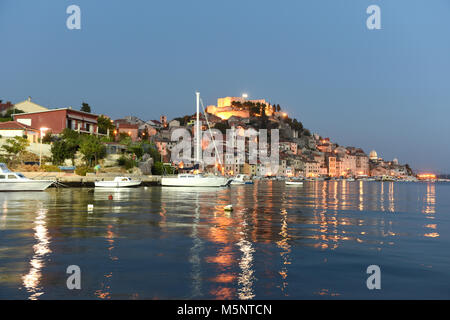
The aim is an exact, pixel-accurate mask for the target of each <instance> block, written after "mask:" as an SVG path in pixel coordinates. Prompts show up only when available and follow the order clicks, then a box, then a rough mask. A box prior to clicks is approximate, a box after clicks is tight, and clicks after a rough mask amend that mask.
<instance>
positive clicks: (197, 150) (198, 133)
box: [195, 92, 201, 163]
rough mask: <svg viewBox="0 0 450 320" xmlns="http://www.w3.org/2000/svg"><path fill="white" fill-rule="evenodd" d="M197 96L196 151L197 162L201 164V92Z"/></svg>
mask: <svg viewBox="0 0 450 320" xmlns="http://www.w3.org/2000/svg"><path fill="white" fill-rule="evenodd" d="M195 95H196V96H197V121H196V125H197V128H196V131H197V133H196V136H197V146H196V147H197V149H196V160H197V161H198V162H199V163H200V142H201V141H200V92H196V93H195Z"/></svg>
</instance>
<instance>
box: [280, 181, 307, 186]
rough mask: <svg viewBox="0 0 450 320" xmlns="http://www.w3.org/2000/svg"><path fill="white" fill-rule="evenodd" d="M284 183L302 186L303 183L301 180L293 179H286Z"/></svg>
mask: <svg viewBox="0 0 450 320" xmlns="http://www.w3.org/2000/svg"><path fill="white" fill-rule="evenodd" d="M284 183H285V184H286V185H288V186H302V185H303V181H295V180H286V181H285V182H284Z"/></svg>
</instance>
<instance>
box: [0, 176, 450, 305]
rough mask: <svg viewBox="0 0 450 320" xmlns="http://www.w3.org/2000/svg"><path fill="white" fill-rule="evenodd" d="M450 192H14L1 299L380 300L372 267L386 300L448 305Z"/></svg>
mask: <svg viewBox="0 0 450 320" xmlns="http://www.w3.org/2000/svg"><path fill="white" fill-rule="evenodd" d="M110 195H111V196H112V200H109V199H108V197H109V196H110ZM438 195H439V197H438ZM449 196H450V185H445V184H432V183H429V184H426V183H416V184H415V183H394V182H383V183H378V182H362V181H356V182H347V181H342V182H337V181H328V182H327V181H325V182H307V183H305V184H304V186H303V187H290V186H285V185H284V184H283V183H281V182H276V181H269V182H258V183H255V185H244V186H232V187H231V188H222V189H208V188H206V189H190V188H161V187H148V188H138V189H115V190H114V189H113V190H92V189H90V190H89V189H60V190H55V189H50V190H48V191H46V192H44V193H26V194H21V195H18V194H12V193H3V194H0V201H1V202H2V204H1V207H2V214H1V215H0V232H1V236H0V237H1V239H0V240H1V241H0V262H1V263H0V271H1V273H0V274H1V276H0V298H21V299H38V298H43V299H45V298H49V299H51V298H75V299H79V298H87V299H165V298H182V299H202V298H205V299H243V300H244V299H254V298H258V299H263V298H269V299H270V298H275V299H276V298H294V299H295V298H323V297H339V298H362V297H366V298H370V297H371V296H373V293H372V292H370V291H368V290H367V288H366V287H365V279H366V274H365V268H366V267H367V266H368V265H370V264H378V265H380V266H381V267H382V270H386V271H385V273H383V279H384V280H383V284H384V285H383V288H384V290H383V291H382V292H381V295H378V296H376V298H392V297H397V298H407V297H413V298H424V297H425V298H427V297H434V298H449V297H450V292H449V291H445V290H444V291H443V290H436V288H440V286H441V285H442V282H441V281H440V280H439V277H437V275H438V274H439V275H442V273H444V274H447V275H448V273H449V272H448V262H449V257H448V255H447V253H446V250H443V249H442V248H445V246H447V245H448V241H449V237H448V236H447V235H443V234H442V232H441V231H439V230H448V227H449V226H450V223H449V222H450V221H449V219H448V216H447V215H446V213H448V212H449V207H450V206H449V200H448V199H450V197H449ZM87 204H94V210H93V212H91V213H89V212H88V211H87V209H86V208H87ZM228 204H232V205H233V207H234V211H232V212H226V211H224V210H223V208H224V207H225V206H226V205H228ZM71 264H77V265H79V266H80V267H81V270H82V277H83V278H82V290H81V291H78V292H75V291H69V290H67V288H66V287H65V280H66V277H67V276H68V275H66V274H65V270H66V268H67V266H68V265H71ZM434 272H435V273H436V274H435V273H434ZM389 281H391V286H392V287H395V288H397V289H396V290H394V291H389V290H388V288H389ZM399 285H402V286H403V288H404V289H401V290H398V286H399ZM418 288H420V290H418ZM411 289H415V290H411ZM436 292H437V293H436ZM443 292H447V294H445V293H444V295H443ZM433 294H434V295H433ZM442 295H443V296H442Z"/></svg>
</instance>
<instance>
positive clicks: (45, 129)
mask: <svg viewBox="0 0 450 320" xmlns="http://www.w3.org/2000/svg"><path fill="white" fill-rule="evenodd" d="M47 130H48V128H45V127H42V128H40V129H39V132H40V137H41V143H40V145H39V167H41V166H42V134H43V132H45V131H47Z"/></svg>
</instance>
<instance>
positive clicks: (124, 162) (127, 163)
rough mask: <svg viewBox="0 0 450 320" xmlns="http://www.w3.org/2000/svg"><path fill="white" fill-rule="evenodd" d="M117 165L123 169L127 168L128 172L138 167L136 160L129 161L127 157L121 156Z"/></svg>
mask: <svg viewBox="0 0 450 320" xmlns="http://www.w3.org/2000/svg"><path fill="white" fill-rule="evenodd" d="M117 164H118V165H119V166H121V167H125V169H127V170H128V169H132V168H134V167H136V166H137V162H136V161H135V160H132V159H129V158H127V157H125V156H121V157H120V158H119V159H117Z"/></svg>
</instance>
